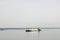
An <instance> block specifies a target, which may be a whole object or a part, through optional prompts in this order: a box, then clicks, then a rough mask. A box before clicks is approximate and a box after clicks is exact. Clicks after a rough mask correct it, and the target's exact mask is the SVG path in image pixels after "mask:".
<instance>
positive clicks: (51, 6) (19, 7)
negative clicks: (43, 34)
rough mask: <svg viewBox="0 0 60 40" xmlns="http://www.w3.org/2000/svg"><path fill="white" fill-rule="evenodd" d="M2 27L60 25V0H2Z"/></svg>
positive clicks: (0, 7)
mask: <svg viewBox="0 0 60 40" xmlns="http://www.w3.org/2000/svg"><path fill="white" fill-rule="evenodd" d="M0 27H60V0H0Z"/></svg>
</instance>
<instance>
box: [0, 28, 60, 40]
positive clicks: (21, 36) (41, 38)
mask: <svg viewBox="0 0 60 40" xmlns="http://www.w3.org/2000/svg"><path fill="white" fill-rule="evenodd" d="M0 40H60V29H43V30H42V31H41V32H25V30H5V31H0Z"/></svg>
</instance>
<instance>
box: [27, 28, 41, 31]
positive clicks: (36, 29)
mask: <svg viewBox="0 0 60 40" xmlns="http://www.w3.org/2000/svg"><path fill="white" fill-rule="evenodd" d="M39 31H41V30H40V29H39V28H35V29H33V28H32V29H26V32H39Z"/></svg>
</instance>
